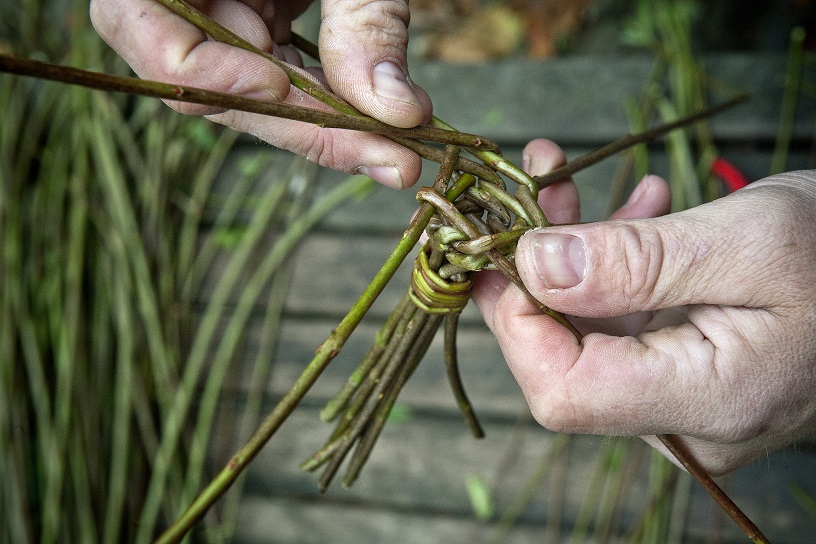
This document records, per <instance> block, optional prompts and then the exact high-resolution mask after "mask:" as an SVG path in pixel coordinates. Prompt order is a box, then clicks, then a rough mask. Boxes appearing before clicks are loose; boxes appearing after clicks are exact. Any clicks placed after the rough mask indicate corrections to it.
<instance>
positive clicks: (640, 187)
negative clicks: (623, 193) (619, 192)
mask: <svg viewBox="0 0 816 544" xmlns="http://www.w3.org/2000/svg"><path fill="white" fill-rule="evenodd" d="M650 177H651V176H646V177H644V178H643V179H642V180H640V183H638V184H637V187H635V190H634V191H632V194H631V195H629V198H628V199H627V200H626V204H624V205H623V207H624V208H628V207H629V206H632V205H634V204H636V203H637V202H638V201H639V200H640V199H641V198H643V195H645V194H646V193H648V192H649V189H651V187H652V184H651V182H650V180H649V178H650Z"/></svg>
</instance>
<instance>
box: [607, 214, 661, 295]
mask: <svg viewBox="0 0 816 544" xmlns="http://www.w3.org/2000/svg"><path fill="white" fill-rule="evenodd" d="M612 236H613V238H614V239H613V240H609V241H608V243H606V244H604V247H609V248H624V251H623V254H622V255H610V256H609V259H608V261H609V263H618V265H617V266H616V267H613V268H612V269H613V270H615V269H617V270H619V274H620V275H619V278H618V281H617V282H614V284H612V285H610V287H612V288H614V289H619V290H620V291H621V292H622V293H623V294H624V295H625V296H626V298H627V299H628V300H629V301H630V303H631V304H632V306H633V307H645V306H650V305H652V303H654V302H657V301H658V299H660V298H661V294H660V293H659V292H658V279H659V278H660V275H661V272H662V271H663V268H664V260H665V254H666V251H665V247H664V243H663V240H662V238H661V237H660V235H658V234H657V232H656V231H655V230H654V229H650V228H644V227H643V224H641V225H638V226H634V225H628V224H624V225H622V226H621V227H620V228H618V229H615V230H613V231H612ZM605 260H607V259H605ZM609 263H607V264H609ZM604 266H606V265H604ZM618 294H620V293H618Z"/></svg>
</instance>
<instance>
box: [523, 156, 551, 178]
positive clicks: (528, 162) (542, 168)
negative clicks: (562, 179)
mask: <svg viewBox="0 0 816 544" xmlns="http://www.w3.org/2000/svg"><path fill="white" fill-rule="evenodd" d="M521 168H522V170H524V171H525V172H527V173H528V174H530V175H531V176H540V175H542V174H546V173H547V172H549V171H550V170H551V169H552V164H551V163H550V161H549V160H543V159H542V158H541V157H537V156H536V155H528V154H527V153H522V155H521Z"/></svg>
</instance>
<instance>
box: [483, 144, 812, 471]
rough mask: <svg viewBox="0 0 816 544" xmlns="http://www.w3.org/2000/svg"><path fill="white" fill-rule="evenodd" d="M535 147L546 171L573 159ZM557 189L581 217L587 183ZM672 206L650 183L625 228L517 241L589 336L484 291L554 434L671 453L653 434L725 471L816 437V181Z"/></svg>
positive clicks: (490, 320)
mask: <svg viewBox="0 0 816 544" xmlns="http://www.w3.org/2000/svg"><path fill="white" fill-rule="evenodd" d="M527 153H528V154H529V155H530V156H531V157H532V158H533V159H532V161H531V173H532V174H534V175H538V174H542V173H544V172H546V171H547V170H550V169H552V168H553V167H555V166H557V164H554V163H555V162H558V161H562V160H563V159H562V158H561V156H559V154H558V152H557V150H554V149H553V148H552V144H549V145H543V144H542V143H541V142H540V141H539V142H533V143H531V144H530V145H528V148H527ZM548 191H549V189H548ZM556 191H557V192H558V194H560V195H561V196H558V195H554V196H553V195H544V199H545V201H549V202H550V204H549V206H551V209H549V210H547V209H545V212H546V211H549V212H550V216H552V217H553V221H556V222H576V221H577V219H578V213H577V195H573V194H572V193H574V189H573V188H571V187H570V186H564V187H560V188H557V189H556ZM564 194H566V195H567V196H563V195H564ZM551 196H552V198H551ZM556 207H560V208H561V209H560V210H559V209H557V208H556ZM667 208H668V190H667V187H666V185H665V182H663V181H662V180H660V179H659V178H656V177H648V178H646V179H645V180H644V181H642V182H641V184H640V185H639V186H638V188H637V189H636V190H635V192H634V193H633V196H632V198H630V202H629V203H628V205H627V206H625V207H624V208H622V209H621V210H618V211H617V212H616V213H615V214H614V215H613V217H612V219H614V221H607V222H603V223H595V224H586V225H571V226H559V227H552V228H550V229H546V230H543V231H535V232H530V233H528V234H526V235H525V236H524V237H522V239H521V240H520V241H519V244H518V249H517V252H516V265H517V267H518V271H519V274H520V275H521V277H522V279H523V281H524V284H525V286H526V287H527V289H528V290H529V291H530V293H531V294H532V295H533V296H534V297H535V298H537V299H538V300H540V301H541V302H543V303H544V304H546V305H547V306H549V307H551V308H553V309H555V310H558V311H560V312H562V313H565V314H568V315H572V316H579V317H578V318H574V319H571V320H572V321H573V323H575V324H576V326H577V327H578V328H579V329H580V330H581V331H582V332H584V333H585V334H586V336H585V337H584V339H583V341H582V342H578V341H577V340H576V339H575V337H574V336H573V335H572V334H571V333H570V332H568V331H567V330H565V329H564V328H563V327H561V326H560V325H558V324H557V323H555V321H553V320H552V319H550V318H549V317H546V316H543V315H541V314H540V313H539V312H538V311H537V310H536V308H535V306H534V305H533V304H531V303H530V301H529V300H528V299H527V297H526V296H525V295H523V294H522V293H521V292H520V291H519V290H518V289H517V288H516V287H514V286H512V285H510V286H507V284H506V282H503V281H500V280H498V279H497V278H496V277H495V275H493V276H485V277H483V278H480V279H479V283H478V284H477V290H476V293H475V294H474V298H475V300H476V302H477V304H478V306H479V309H480V310H481V311H482V314H483V315H484V318H485V321H486V323H487V324H488V326H489V327H490V328H491V330H493V332H494V333H495V334H496V337H497V339H498V341H499V344H500V345H501V348H502V350H503V353H504V355H505V358H506V359H507V362H508V365H509V366H510V368H511V370H512V372H513V374H514V376H515V377H516V379H517V380H518V382H519V384H520V386H521V389H522V391H523V393H524V395H525V397H526V399H527V402H528V404H529V406H530V409H531V411H532V413H533V415H534V416H535V418H536V419H537V420H538V422H539V423H541V424H542V425H543V426H545V427H547V428H549V429H552V430H555V431H563V432H572V433H590V434H606V435H620V436H625V435H629V436H638V435H640V436H644V439H645V440H647V441H648V442H649V443H650V444H652V445H653V446H655V447H656V448H658V449H659V450H660V451H662V452H663V453H664V454H666V455H667V457H669V458H671V459H673V457H672V456H671V454H668V453H667V452H666V450H665V448H664V447H663V446H662V444H660V443H659V442H658V441H657V439H656V438H655V437H654V436H650V435H657V434H675V435H680V436H682V437H683V440H684V442H685V443H686V445H687V446H688V447H689V449H690V450H691V452H692V454H693V455H694V456H695V457H696V458H697V460H698V461H699V462H700V463H701V464H702V465H703V467H705V468H706V469H707V470H709V471H710V472H711V473H712V474H722V473H725V472H727V471H730V470H732V469H734V468H736V467H738V466H740V465H743V464H745V463H747V462H749V461H751V460H753V459H755V458H757V457H759V456H761V455H764V454H766V453H767V452H768V451H770V450H773V449H776V448H779V447H782V446H784V445H787V444H790V443H792V442H794V441H796V440H797V439H799V438H801V437H803V436H805V435H807V434H809V433H812V432H813V431H814V430H815V429H816V396H814V394H813V391H814V390H816V230H814V229H813V227H812V226H813V225H814V224H816V172H815V171H809V172H794V173H788V174H783V175H778V176H773V177H771V178H768V179H765V180H762V181H759V182H756V183H754V184H752V185H751V186H749V187H748V188H745V189H742V190H740V191H738V192H736V193H734V194H731V195H729V196H727V197H725V198H722V199H719V200H717V201H715V202H713V203H710V204H706V205H703V206H699V207H697V208H694V209H691V210H688V211H685V212H682V213H675V214H671V215H666V216H663V217H654V218H650V217H653V216H657V215H660V214H661V213H663V212H665V211H666V210H667ZM673 460H674V459H673ZM675 462H676V461H675Z"/></svg>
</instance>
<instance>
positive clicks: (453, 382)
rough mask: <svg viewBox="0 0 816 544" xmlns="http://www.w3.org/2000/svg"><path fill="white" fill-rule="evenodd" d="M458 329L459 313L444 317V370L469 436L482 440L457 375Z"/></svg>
mask: <svg viewBox="0 0 816 544" xmlns="http://www.w3.org/2000/svg"><path fill="white" fill-rule="evenodd" d="M458 329H459V313H458V312H456V313H452V314H448V315H447V316H445V335H444V338H445V340H444V346H443V352H444V356H445V370H446V371H447V374H448V382H449V383H450V386H451V391H453V396H454V398H455V399H456V404H457V406H458V407H459V411H460V412H462V416H463V417H464V418H465V423H467V426H468V428H469V429H470V432H471V434H472V435H473V436H474V437H476V438H484V436H485V433H484V429H482V426H481V424H480V423H479V420H478V418H477V417H476V413H475V412H474V411H473V405H472V404H471V403H470V399H468V396H467V393H466V392H465V388H464V386H463V385H462V378H461V376H460V375H459V363H458V360H459V358H458V356H457V350H456V336H457V331H458Z"/></svg>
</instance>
